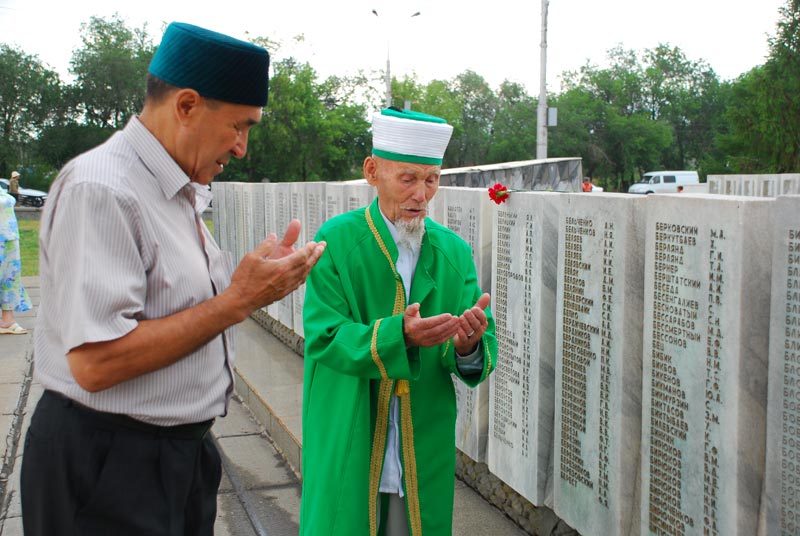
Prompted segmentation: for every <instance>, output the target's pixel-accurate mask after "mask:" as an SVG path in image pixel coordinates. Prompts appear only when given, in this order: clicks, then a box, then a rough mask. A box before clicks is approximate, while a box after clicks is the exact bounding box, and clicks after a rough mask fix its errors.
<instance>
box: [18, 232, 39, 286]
mask: <svg viewBox="0 0 800 536" xmlns="http://www.w3.org/2000/svg"><path fill="white" fill-rule="evenodd" d="M18 223H19V254H20V260H21V261H22V276H23V277H28V276H32V275H39V220H18Z"/></svg>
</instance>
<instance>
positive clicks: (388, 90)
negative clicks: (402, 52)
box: [372, 9, 422, 108]
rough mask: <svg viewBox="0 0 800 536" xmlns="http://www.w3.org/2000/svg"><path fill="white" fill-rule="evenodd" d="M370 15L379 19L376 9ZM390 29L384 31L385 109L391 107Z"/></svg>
mask: <svg viewBox="0 0 800 536" xmlns="http://www.w3.org/2000/svg"><path fill="white" fill-rule="evenodd" d="M372 14H373V15H375V16H376V17H378V18H380V15H378V11H377V10H376V9H373V10H372ZM421 14H422V13H421V12H419V11H417V12H416V13H414V14H412V15H411V18H413V17H419V16H420V15H421ZM391 31H392V30H391V28H388V27H387V30H386V107H387V108H388V107H390V106H391V105H392V70H391V65H390V63H389V46H390V43H391V35H390V34H391Z"/></svg>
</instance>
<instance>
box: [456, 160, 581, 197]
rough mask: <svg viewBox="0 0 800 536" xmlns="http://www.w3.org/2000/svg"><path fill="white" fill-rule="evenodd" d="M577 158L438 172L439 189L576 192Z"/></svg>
mask: <svg viewBox="0 0 800 536" xmlns="http://www.w3.org/2000/svg"><path fill="white" fill-rule="evenodd" d="M582 179H583V168H582V165H581V159H580V158H549V159H546V160H526V161H521V162H506V163H502V164H492V165H486V166H473V167H468V168H450V169H444V170H442V175H441V179H440V185H441V186H466V187H469V188H488V187H490V186H492V185H493V184H496V183H498V182H499V183H502V184H504V185H505V186H508V187H509V188H513V189H519V190H532V191H552V192H577V191H580V185H581V181H582Z"/></svg>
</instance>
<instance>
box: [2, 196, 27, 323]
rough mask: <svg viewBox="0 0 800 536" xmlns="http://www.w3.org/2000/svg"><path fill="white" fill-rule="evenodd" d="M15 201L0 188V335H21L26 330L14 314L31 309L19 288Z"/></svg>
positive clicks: (20, 276) (19, 263)
mask: <svg viewBox="0 0 800 536" xmlns="http://www.w3.org/2000/svg"><path fill="white" fill-rule="evenodd" d="M15 204H16V199H14V198H13V197H12V196H11V195H9V194H8V193H6V191H5V190H4V189H2V188H0V308H2V310H3V316H2V319H0V335H22V334H25V333H28V330H27V329H25V328H23V327H22V326H20V325H19V324H17V322H16V320H14V313H15V312H16V313H21V312H23V311H27V310H28V309H30V308H31V300H30V298H29V297H28V293H27V292H25V288H24V287H23V286H22V280H21V278H22V264H21V262H20V254H19V225H18V224H17V216H16V214H14V205H15Z"/></svg>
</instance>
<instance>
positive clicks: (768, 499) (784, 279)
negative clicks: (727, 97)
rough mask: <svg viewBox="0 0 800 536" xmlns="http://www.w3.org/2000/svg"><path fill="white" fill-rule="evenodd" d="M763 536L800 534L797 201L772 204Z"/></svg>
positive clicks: (791, 198) (788, 198)
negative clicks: (772, 225)
mask: <svg viewBox="0 0 800 536" xmlns="http://www.w3.org/2000/svg"><path fill="white" fill-rule="evenodd" d="M774 222H775V230H774V234H773V242H774V244H773V250H772V304H771V307H772V313H771V315H770V319H771V320H770V331H769V334H770V341H769V399H768V407H767V456H766V459H767V467H766V475H765V481H764V496H763V500H764V502H765V504H766V508H765V511H766V515H765V519H764V520H763V521H764V522H763V523H762V525H763V528H764V529H765V531H762V532H760V533H759V534H761V535H764V534H766V535H769V536H783V535H786V534H800V197H799V196H781V197H779V198H778V199H776V201H775V212H774Z"/></svg>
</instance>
